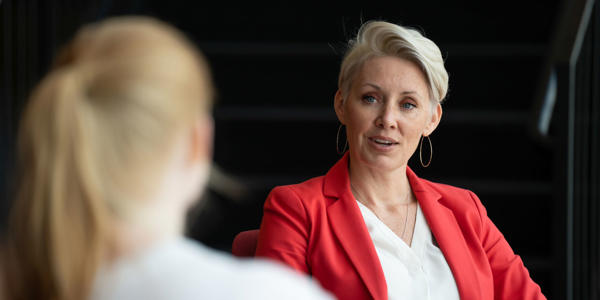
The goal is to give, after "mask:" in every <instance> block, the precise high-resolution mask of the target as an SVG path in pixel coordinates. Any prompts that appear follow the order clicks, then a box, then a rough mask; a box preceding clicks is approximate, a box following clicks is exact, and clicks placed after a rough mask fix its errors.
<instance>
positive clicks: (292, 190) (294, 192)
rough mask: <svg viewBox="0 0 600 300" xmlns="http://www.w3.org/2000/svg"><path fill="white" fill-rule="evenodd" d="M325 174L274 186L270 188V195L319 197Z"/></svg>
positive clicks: (321, 194) (305, 197) (321, 193)
mask: <svg viewBox="0 0 600 300" xmlns="http://www.w3.org/2000/svg"><path fill="white" fill-rule="evenodd" d="M324 178H325V176H318V177H313V178H310V179H307V180H305V181H303V182H300V183H294V184H287V185H280V186H276V187H274V188H273V190H271V193H270V196H286V197H289V196H292V197H299V198H302V199H310V198H315V196H317V197H316V198H319V196H320V197H322V196H323V183H324Z"/></svg>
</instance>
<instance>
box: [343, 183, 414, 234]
mask: <svg viewBox="0 0 600 300" xmlns="http://www.w3.org/2000/svg"><path fill="white" fill-rule="evenodd" d="M350 189H351V190H352V193H353V194H354V197H355V198H356V200H358V202H360V203H362V204H364V205H365V206H366V207H367V208H369V204H368V203H366V202H365V200H361V199H363V197H362V195H360V194H359V193H358V191H357V190H356V188H355V187H354V185H353V184H352V182H350ZM409 196H410V193H406V197H404V201H405V202H406V200H407V199H408V197H409ZM410 204H411V203H408V204H403V205H402V206H404V207H405V211H406V213H405V214H404V225H403V227H402V234H401V235H400V239H402V240H404V234H405V233H406V227H407V226H406V225H408V206H409V205H410ZM369 210H370V211H371V212H373V214H374V215H375V217H377V219H379V220H380V221H381V222H382V223H383V224H385V222H384V221H383V219H382V218H381V217H379V215H378V214H377V212H375V210H374V209H371V208H369Z"/></svg>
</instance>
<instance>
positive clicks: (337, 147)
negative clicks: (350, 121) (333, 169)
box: [335, 124, 348, 155]
mask: <svg viewBox="0 0 600 300" xmlns="http://www.w3.org/2000/svg"><path fill="white" fill-rule="evenodd" d="M343 126H344V124H340V126H339V127H338V130H337V135H336V137H335V150H337V153H338V154H340V155H342V154H344V152H346V149H347V148H348V139H346V143H345V144H344V149H343V150H342V151H340V131H342V127H343Z"/></svg>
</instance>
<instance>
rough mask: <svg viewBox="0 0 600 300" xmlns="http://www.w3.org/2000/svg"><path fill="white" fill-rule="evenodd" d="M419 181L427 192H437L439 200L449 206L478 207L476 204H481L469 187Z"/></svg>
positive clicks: (424, 180)
mask: <svg viewBox="0 0 600 300" xmlns="http://www.w3.org/2000/svg"><path fill="white" fill-rule="evenodd" d="M420 181H421V185H422V186H423V187H424V189H425V190H426V191H427V192H429V193H437V194H439V196H440V202H442V203H444V204H445V205H446V206H449V207H451V208H452V207H456V208H460V207H463V208H464V207H470V208H476V209H479V207H478V206H480V205H481V203H480V200H479V198H478V197H477V195H476V194H475V193H474V192H473V191H471V190H469V189H466V188H462V187H457V186H454V185H450V184H446V183H439V182H433V181H430V180H426V179H421V180H420Z"/></svg>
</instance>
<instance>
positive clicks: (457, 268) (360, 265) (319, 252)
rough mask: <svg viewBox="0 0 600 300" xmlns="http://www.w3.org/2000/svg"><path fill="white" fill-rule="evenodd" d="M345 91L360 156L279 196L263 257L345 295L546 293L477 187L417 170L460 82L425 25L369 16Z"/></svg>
mask: <svg viewBox="0 0 600 300" xmlns="http://www.w3.org/2000/svg"><path fill="white" fill-rule="evenodd" d="M338 87H339V89H338V91H337V93H336V94H335V99H334V108H335V112H336V114H337V117H338V119H339V121H340V122H341V124H342V125H344V126H345V127H346V136H347V146H349V147H348V148H349V151H348V153H346V154H345V155H344V156H343V158H342V159H341V160H340V161H339V162H338V163H337V164H336V165H335V166H333V168H331V169H330V170H329V172H328V173H327V174H326V175H325V176H321V177H317V178H313V179H310V180H308V181H306V182H303V183H300V184H295V185H289V186H281V187H276V188H275V189H274V190H273V191H272V192H271V194H270V195H269V197H268V199H267V201H266V203H265V207H264V217H263V221H262V225H261V228H260V236H259V241H258V249H257V255H259V256H266V257H270V258H273V259H276V260H279V261H281V262H283V263H285V264H287V265H289V266H291V267H293V268H295V269H297V270H299V271H302V272H305V273H308V274H311V275H312V276H314V277H315V278H316V279H318V280H319V281H320V283H321V284H322V285H323V287H325V288H326V289H328V290H330V291H332V292H333V293H334V294H335V295H336V296H337V297H338V298H339V299H371V298H372V299H463V300H466V299H545V297H544V296H543V295H542V293H541V291H540V288H539V286H538V285H537V284H535V283H534V282H533V281H532V280H531V278H530V277H529V273H528V271H527V269H526V268H525V267H524V266H523V263H522V261H521V259H520V258H519V256H517V255H515V254H514V253H513V251H512V249H511V248H510V246H509V245H508V243H507V242H506V240H505V239H504V237H503V236H502V234H501V233H500V232H499V231H498V229H497V228H496V227H495V226H494V224H493V223H492V221H491V220H490V219H489V218H488V216H487V214H486V211H485V208H484V207H483V206H482V204H481V202H480V201H479V199H478V198H477V196H476V195H475V194H473V193H472V192H470V191H467V190H463V189H460V188H456V187H452V186H448V185H443V184H438V183H433V182H429V181H426V180H423V179H420V178H419V177H417V175H415V173H414V172H413V171H412V170H411V169H410V168H409V167H408V166H407V162H408V160H409V158H410V157H411V156H412V155H413V153H414V152H415V151H416V149H417V147H418V146H419V152H420V153H419V155H420V159H421V164H423V166H427V165H429V163H430V160H431V156H430V155H422V152H421V151H422V150H421V149H422V147H431V142H430V140H429V138H428V136H429V135H430V134H431V133H432V132H433V131H434V130H435V128H436V127H437V125H438V124H439V122H440V119H441V117H442V107H441V101H442V100H443V99H444V97H445V95H446V91H447V88H448V74H447V72H446V70H445V68H444V61H443V59H442V56H441V53H440V50H439V48H438V47H437V46H436V45H435V44H434V43H433V42H432V41H431V40H429V39H427V38H425V37H423V36H422V35H421V34H420V33H419V32H417V31H415V30H412V29H408V28H405V27H402V26H398V25H395V24H390V23H387V22H369V23H366V24H364V25H363V26H362V28H361V29H360V30H359V33H358V36H357V37H356V39H355V40H352V41H351V42H350V49H349V50H348V52H347V54H346V55H345V57H344V60H343V62H342V66H341V70H340V75H339V81H338ZM340 129H341V128H340ZM338 134H339V132H338ZM344 148H346V147H344ZM343 151H345V149H344V150H343ZM429 153H431V151H429Z"/></svg>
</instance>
